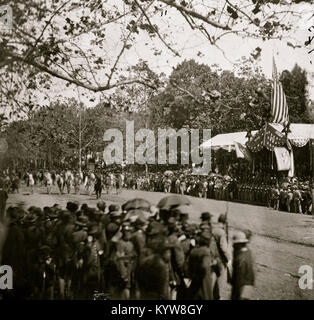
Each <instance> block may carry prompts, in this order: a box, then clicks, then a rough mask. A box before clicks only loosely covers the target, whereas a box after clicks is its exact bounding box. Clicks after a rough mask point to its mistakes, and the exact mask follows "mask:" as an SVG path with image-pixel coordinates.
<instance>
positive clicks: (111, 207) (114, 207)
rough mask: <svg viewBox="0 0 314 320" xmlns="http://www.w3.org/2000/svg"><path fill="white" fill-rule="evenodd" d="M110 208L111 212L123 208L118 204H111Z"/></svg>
mask: <svg viewBox="0 0 314 320" xmlns="http://www.w3.org/2000/svg"><path fill="white" fill-rule="evenodd" d="M108 209H109V213H111V212H120V210H121V209H120V206H119V205H118V204H111V205H110V206H109V208H108Z"/></svg>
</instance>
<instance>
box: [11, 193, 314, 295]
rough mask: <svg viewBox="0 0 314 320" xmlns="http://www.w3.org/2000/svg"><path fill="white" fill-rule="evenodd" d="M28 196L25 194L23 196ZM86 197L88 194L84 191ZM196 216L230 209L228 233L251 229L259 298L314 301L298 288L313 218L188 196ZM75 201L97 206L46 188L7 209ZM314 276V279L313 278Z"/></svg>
mask: <svg viewBox="0 0 314 320" xmlns="http://www.w3.org/2000/svg"><path fill="white" fill-rule="evenodd" d="M23 191H24V192H23ZM82 193H84V191H83V190H82ZM164 196H165V194H164V193H158V192H156V193H152V192H145V191H130V190H123V191H122V193H120V194H119V195H113V194H112V195H106V194H103V195H102V200H104V201H106V202H107V203H108V204H110V203H120V204H122V203H123V202H125V201H126V200H129V199H132V198H135V197H141V198H144V199H147V200H149V201H150V202H151V203H152V204H157V202H158V201H159V200H160V199H161V198H162V197H164ZM190 199H191V202H192V206H193V212H191V214H190V220H191V221H194V222H198V221H199V215H200V213H201V212H202V211H210V212H211V213H212V214H213V215H214V220H216V219H217V217H218V215H219V214H220V213H222V212H225V211H226V210H227V209H228V215H229V226H230V233H232V230H234V229H249V230H251V231H252V232H253V237H252V241H251V243H250V247H251V249H252V252H253V255H254V258H255V262H256V277H257V278H256V296H255V298H256V299H276V300H277V299H314V287H313V290H301V289H300V288H299V286H298V280H299V277H300V274H299V273H298V270H299V267H300V266H302V265H309V266H311V267H312V268H313V270H314V219H313V217H312V216H305V215H299V214H290V213H286V212H278V211H274V210H273V209H268V208H265V207H258V206H252V205H246V204H239V203H232V202H229V203H228V204H227V203H226V202H225V201H216V200H211V199H199V198H194V197H190ZM70 200H72V201H73V200H76V201H78V202H79V203H80V204H82V203H87V204H88V205H90V206H93V207H95V206H96V203H97V201H96V200H95V196H88V195H86V194H82V195H74V194H71V195H59V194H58V193H57V190H56V189H53V193H52V194H50V195H47V194H44V190H43V189H37V190H36V193H35V194H33V195H29V194H27V193H26V192H25V189H24V190H23V189H22V193H20V194H14V195H12V194H11V195H9V199H8V206H9V205H11V204H17V203H18V202H21V201H22V202H24V204H25V207H26V208H28V207H29V206H31V205H36V206H39V207H44V206H50V205H53V204H54V203H59V204H61V205H63V206H65V204H66V202H67V201H70ZM313 277H314V275H313ZM229 291H230V288H228V287H226V288H225V290H224V298H225V299H227V298H228V297H229Z"/></svg>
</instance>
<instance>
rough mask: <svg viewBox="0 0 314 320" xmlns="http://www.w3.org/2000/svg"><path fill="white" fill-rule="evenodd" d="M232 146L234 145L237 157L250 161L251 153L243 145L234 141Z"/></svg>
mask: <svg viewBox="0 0 314 320" xmlns="http://www.w3.org/2000/svg"><path fill="white" fill-rule="evenodd" d="M234 146H235V151H236V155H237V158H242V159H246V160H248V161H252V156H251V153H250V151H249V150H248V148H247V147H246V146H245V145H243V144H242V143H239V142H236V141H235V142H234Z"/></svg>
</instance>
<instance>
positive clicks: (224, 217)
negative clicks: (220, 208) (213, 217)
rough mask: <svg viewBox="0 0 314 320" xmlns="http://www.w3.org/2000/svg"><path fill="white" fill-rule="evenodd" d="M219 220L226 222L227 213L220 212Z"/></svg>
mask: <svg viewBox="0 0 314 320" xmlns="http://www.w3.org/2000/svg"><path fill="white" fill-rule="evenodd" d="M218 222H220V223H226V222H227V215H226V214H225V213H222V214H220V215H219V217H218Z"/></svg>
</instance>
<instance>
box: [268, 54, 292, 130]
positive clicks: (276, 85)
mask: <svg viewBox="0 0 314 320" xmlns="http://www.w3.org/2000/svg"><path fill="white" fill-rule="evenodd" d="M271 115H272V122H273V123H281V124H283V125H285V124H287V123H288V122H289V114H288V104H287V100H286V96H285V93H284V92H283V88H282V85H281V83H280V81H279V79H278V74H277V67H276V63H275V59H274V57H273V88H272V97H271Z"/></svg>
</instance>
